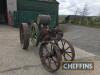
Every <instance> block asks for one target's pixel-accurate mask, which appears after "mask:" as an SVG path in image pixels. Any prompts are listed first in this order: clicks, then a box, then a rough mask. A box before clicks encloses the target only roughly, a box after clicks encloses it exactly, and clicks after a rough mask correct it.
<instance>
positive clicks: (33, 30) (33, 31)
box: [31, 23, 38, 46]
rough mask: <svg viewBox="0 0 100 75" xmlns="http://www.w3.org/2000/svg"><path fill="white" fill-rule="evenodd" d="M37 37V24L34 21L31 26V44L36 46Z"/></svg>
mask: <svg viewBox="0 0 100 75" xmlns="http://www.w3.org/2000/svg"><path fill="white" fill-rule="evenodd" d="M37 37H38V26H37V24H36V23H33V24H32V27H31V42H32V44H33V46H36V43H37Z"/></svg>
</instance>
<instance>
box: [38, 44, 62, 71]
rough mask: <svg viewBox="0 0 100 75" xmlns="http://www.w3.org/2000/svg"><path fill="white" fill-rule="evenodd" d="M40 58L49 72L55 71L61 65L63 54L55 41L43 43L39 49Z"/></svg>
mask: <svg viewBox="0 0 100 75" xmlns="http://www.w3.org/2000/svg"><path fill="white" fill-rule="evenodd" d="M39 55H40V59H41V62H42V65H43V66H44V68H45V69H46V70H47V71H49V72H55V71H57V70H58V69H59V68H60V65H61V54H60V50H59V48H58V47H57V46H56V45H55V44H54V43H48V44H47V43H43V44H42V45H41V46H40V51H39Z"/></svg>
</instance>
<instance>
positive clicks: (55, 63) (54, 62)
mask: <svg viewBox="0 0 100 75" xmlns="http://www.w3.org/2000/svg"><path fill="white" fill-rule="evenodd" d="M52 60H53V61H54V63H55V65H56V67H57V66H58V65H57V61H55V60H54V58H52Z"/></svg>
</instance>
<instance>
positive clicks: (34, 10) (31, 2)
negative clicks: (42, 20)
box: [14, 0, 58, 27]
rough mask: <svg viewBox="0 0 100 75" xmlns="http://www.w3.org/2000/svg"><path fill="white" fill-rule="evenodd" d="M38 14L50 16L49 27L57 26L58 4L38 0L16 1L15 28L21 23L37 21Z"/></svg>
mask: <svg viewBox="0 0 100 75" xmlns="http://www.w3.org/2000/svg"><path fill="white" fill-rule="evenodd" d="M39 14H49V15H51V18H52V19H51V23H50V27H55V26H56V25H57V24H58V2H56V0H54V2H47V1H38V0H17V11H16V12H15V15H14V16H15V19H14V23H15V26H17V25H19V24H20V23H22V22H28V21H31V20H35V21H36V19H37V16H38V15H39Z"/></svg>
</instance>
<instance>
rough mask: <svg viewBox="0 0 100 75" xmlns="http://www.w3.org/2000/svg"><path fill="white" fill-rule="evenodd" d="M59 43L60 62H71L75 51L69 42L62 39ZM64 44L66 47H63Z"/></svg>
mask: <svg viewBox="0 0 100 75" xmlns="http://www.w3.org/2000/svg"><path fill="white" fill-rule="evenodd" d="M59 42H61V43H62V47H61V45H60V44H59V43H58V45H59V48H60V49H61V53H62V60H64V61H73V60H74V59H75V51H74V48H73V46H72V45H71V43H70V42H69V41H67V40H65V39H62V40H60V41H59ZM65 44H67V46H66V47H65Z"/></svg>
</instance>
